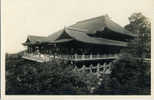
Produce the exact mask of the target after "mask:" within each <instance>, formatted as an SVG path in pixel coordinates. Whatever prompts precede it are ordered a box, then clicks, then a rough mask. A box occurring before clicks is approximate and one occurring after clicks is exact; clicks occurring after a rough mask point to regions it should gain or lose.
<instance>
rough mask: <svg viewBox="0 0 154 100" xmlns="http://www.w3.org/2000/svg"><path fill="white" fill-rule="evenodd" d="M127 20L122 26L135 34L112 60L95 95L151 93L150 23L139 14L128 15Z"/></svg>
mask: <svg viewBox="0 0 154 100" xmlns="http://www.w3.org/2000/svg"><path fill="white" fill-rule="evenodd" d="M129 21H130V23H129V24H128V25H126V26H125V28H126V29H127V30H129V31H131V32H132V33H134V34H136V35H137V38H135V39H134V40H131V41H130V42H129V43H128V47H127V48H125V49H122V50H121V56H120V57H119V59H118V60H116V61H114V63H113V65H112V66H113V67H112V68H113V69H112V73H111V76H110V77H108V79H105V80H104V81H103V82H102V84H101V86H100V88H98V89H97V90H96V91H95V93H96V94H110V95H111V94H118V95H123V94H125V95H126V94H131V95H138V94H140V95H141V94H150V92H151V91H150V87H151V80H150V79H151V74H150V73H151V71H150V62H149V61H145V60H144V58H150V49H151V46H150V42H151V41H150V38H151V24H150V21H149V19H148V18H146V17H145V16H144V15H142V14H141V13H134V14H132V15H131V16H130V17H129Z"/></svg>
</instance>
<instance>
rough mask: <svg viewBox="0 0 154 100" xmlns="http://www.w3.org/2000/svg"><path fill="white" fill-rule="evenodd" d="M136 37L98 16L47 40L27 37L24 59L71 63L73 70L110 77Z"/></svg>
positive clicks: (38, 37) (107, 19) (109, 20)
mask: <svg viewBox="0 0 154 100" xmlns="http://www.w3.org/2000/svg"><path fill="white" fill-rule="evenodd" d="M135 37H136V36H135V35H134V34H132V33H130V32H129V31H127V30H126V29H124V28H123V27H121V26H120V25H118V24H116V23H115V22H114V21H112V20H111V19H110V18H109V17H108V16H106V15H105V16H99V17H95V18H91V19H87V20H84V21H79V22H77V23H76V24H74V25H71V26H69V27H65V28H64V29H62V30H59V31H58V32H55V33H53V34H51V35H49V36H47V37H40V36H28V38H27V40H26V42H25V43H23V45H24V46H26V47H27V50H26V51H25V53H24V55H23V58H24V59H28V60H33V61H37V62H48V61H51V60H53V59H62V60H67V61H70V62H71V64H73V65H74V70H77V71H86V72H93V73H96V72H102V73H103V72H104V71H105V73H106V74H110V72H111V70H110V65H111V63H112V61H113V60H115V59H117V58H118V56H119V53H120V50H121V49H122V48H126V47H127V42H128V40H130V39H133V38H135Z"/></svg>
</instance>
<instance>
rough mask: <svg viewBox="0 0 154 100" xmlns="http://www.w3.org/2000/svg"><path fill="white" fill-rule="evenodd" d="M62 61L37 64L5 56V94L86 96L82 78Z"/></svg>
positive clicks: (14, 56) (85, 86) (85, 87)
mask: <svg viewBox="0 0 154 100" xmlns="http://www.w3.org/2000/svg"><path fill="white" fill-rule="evenodd" d="M72 68H73V67H72V66H70V65H68V64H67V63H66V62H65V63H64V62H63V61H59V62H56V61H53V62H47V63H37V62H32V61H28V60H24V59H22V58H21V57H20V56H17V55H7V56H6V93H7V94H62V95H65V94H87V93H89V91H88V89H87V84H86V83H85V82H84V80H83V78H84V77H83V76H81V75H78V74H76V73H74V72H73V71H72Z"/></svg>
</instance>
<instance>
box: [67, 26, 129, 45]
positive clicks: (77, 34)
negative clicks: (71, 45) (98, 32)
mask: <svg viewBox="0 0 154 100" xmlns="http://www.w3.org/2000/svg"><path fill="white" fill-rule="evenodd" d="M65 31H66V33H67V34H69V35H70V36H71V37H72V39H74V40H77V41H80V42H84V43H91V44H99V45H111V46H122V47H126V46H127V43H126V42H121V41H115V40H109V39H104V38H94V37H90V36H88V35H87V34H85V33H84V32H81V31H78V30H74V29H71V28H70V27H68V28H67V29H65Z"/></svg>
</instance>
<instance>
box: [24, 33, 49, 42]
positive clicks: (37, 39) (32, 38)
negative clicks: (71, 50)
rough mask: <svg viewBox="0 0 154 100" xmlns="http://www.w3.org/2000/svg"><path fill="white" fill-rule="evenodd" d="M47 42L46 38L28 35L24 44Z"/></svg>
mask: <svg viewBox="0 0 154 100" xmlns="http://www.w3.org/2000/svg"><path fill="white" fill-rule="evenodd" d="M43 42H47V40H46V37H42V36H34V35H29V36H28V38H27V40H26V42H25V43H24V44H36V43H43Z"/></svg>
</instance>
